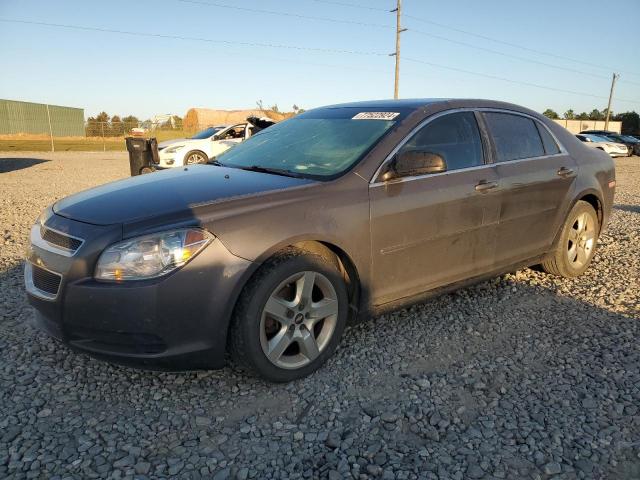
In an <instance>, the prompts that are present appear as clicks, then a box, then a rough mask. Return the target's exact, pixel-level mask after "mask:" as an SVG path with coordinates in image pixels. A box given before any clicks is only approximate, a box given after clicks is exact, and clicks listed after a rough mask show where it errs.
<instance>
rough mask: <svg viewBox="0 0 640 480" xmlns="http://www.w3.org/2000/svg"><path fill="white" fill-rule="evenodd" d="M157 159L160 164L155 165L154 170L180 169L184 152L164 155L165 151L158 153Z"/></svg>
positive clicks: (179, 151)
mask: <svg viewBox="0 0 640 480" xmlns="http://www.w3.org/2000/svg"><path fill="white" fill-rule="evenodd" d="M158 158H159V160H160V163H158V164H157V165H156V168H160V169H162V168H175V167H182V166H183V164H184V152H182V151H181V150H178V151H176V152H173V153H166V149H163V150H160V151H159V152H158Z"/></svg>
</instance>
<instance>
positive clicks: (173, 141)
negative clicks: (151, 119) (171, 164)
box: [158, 138, 195, 148]
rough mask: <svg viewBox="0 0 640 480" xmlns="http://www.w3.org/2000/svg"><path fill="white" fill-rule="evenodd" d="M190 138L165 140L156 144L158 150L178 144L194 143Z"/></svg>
mask: <svg viewBox="0 0 640 480" xmlns="http://www.w3.org/2000/svg"><path fill="white" fill-rule="evenodd" d="M194 141H195V140H193V139H192V138H173V139H171V140H165V141H164V142H160V143H158V148H166V147H169V146H171V145H177V144H178V143H187V142H194Z"/></svg>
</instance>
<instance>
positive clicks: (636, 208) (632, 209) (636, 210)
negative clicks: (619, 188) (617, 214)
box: [613, 204, 640, 213]
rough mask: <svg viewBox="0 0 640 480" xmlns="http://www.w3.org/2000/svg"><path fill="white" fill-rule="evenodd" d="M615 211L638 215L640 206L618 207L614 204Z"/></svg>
mask: <svg viewBox="0 0 640 480" xmlns="http://www.w3.org/2000/svg"><path fill="white" fill-rule="evenodd" d="M613 208H614V209H615V210H622V211H623V212H631V213H640V205H620V204H615V205H614V206H613Z"/></svg>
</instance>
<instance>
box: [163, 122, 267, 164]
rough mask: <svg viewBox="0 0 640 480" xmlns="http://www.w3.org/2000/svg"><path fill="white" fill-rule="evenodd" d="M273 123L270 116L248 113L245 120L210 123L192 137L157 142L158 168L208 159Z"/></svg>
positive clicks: (202, 161)
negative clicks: (253, 115) (229, 122)
mask: <svg viewBox="0 0 640 480" xmlns="http://www.w3.org/2000/svg"><path fill="white" fill-rule="evenodd" d="M274 123H275V122H274V121H273V120H271V119H269V118H262V117H249V118H247V122H244V123H238V124H235V125H220V126H216V127H209V128H206V129H204V130H202V131H200V132H198V133H196V134H195V135H193V136H192V137H189V138H177V139H172V140H167V141H164V142H161V143H159V144H158V156H159V163H158V164H157V165H155V169H163V168H173V167H182V166H184V165H195V164H199V163H200V164H202V163H207V162H208V161H209V160H211V159H214V158H216V157H217V156H218V155H220V154H221V153H223V152H225V151H227V150H228V149H229V148H231V147H233V146H235V145H237V144H238V143H240V142H242V141H244V140H246V139H247V138H249V137H251V135H254V134H256V133H257V132H259V131H260V130H263V129H265V128H267V127H269V126H271V125H273V124H274Z"/></svg>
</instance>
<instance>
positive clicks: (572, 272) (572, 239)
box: [542, 200, 600, 278]
mask: <svg viewBox="0 0 640 480" xmlns="http://www.w3.org/2000/svg"><path fill="white" fill-rule="evenodd" d="M599 233H600V223H599V221H598V214H597V213H596V211H595V209H594V208H593V207H592V206H591V205H590V204H589V203H587V202H585V201H583V200H579V201H578V202H576V204H575V205H574V206H573V208H572V209H571V212H569V215H568V216H567V219H566V220H565V223H564V225H563V227H562V231H561V233H560V240H559V241H558V244H557V246H556V248H555V250H554V251H553V252H552V253H551V254H550V256H549V258H548V259H547V260H546V261H544V262H543V263H542V268H543V269H544V271H546V272H547V273H551V274H554V275H560V276H562V277H566V278H573V277H577V276H579V275H582V273H584V271H585V270H586V269H587V267H588V266H589V264H590V263H591V259H592V258H593V255H594V253H595V250H596V243H597V242H598V235H599Z"/></svg>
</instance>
